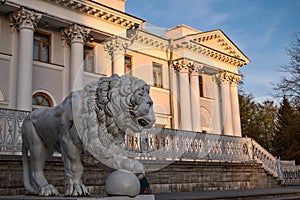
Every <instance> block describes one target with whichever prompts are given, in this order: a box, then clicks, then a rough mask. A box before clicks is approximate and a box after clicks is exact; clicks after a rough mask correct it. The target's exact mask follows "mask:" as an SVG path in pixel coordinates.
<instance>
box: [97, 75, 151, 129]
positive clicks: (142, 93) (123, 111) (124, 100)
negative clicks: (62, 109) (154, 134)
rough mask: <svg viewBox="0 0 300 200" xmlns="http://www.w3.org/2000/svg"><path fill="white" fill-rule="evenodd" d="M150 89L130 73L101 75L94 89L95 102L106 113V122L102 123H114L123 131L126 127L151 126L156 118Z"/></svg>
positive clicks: (141, 127)
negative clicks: (96, 87) (95, 91)
mask: <svg viewBox="0 0 300 200" xmlns="http://www.w3.org/2000/svg"><path fill="white" fill-rule="evenodd" d="M149 89H150V87H149V86H148V85H147V84H146V83H145V82H144V81H143V80H141V79H138V78H136V77H133V76H127V75H124V76H121V77H119V76H118V75H113V76H111V77H109V78H106V77H105V78H101V79H100V81H99V84H98V89H97V98H98V99H97V105H98V108H99V109H100V110H103V111H104V112H105V114H106V122H102V123H108V124H107V125H108V126H110V125H111V123H115V125H116V126H117V127H118V128H119V131H121V132H123V133H124V132H125V131H126V129H127V128H129V129H131V130H132V131H134V132H141V131H142V130H143V129H144V128H151V127H152V125H153V124H154V122H155V117H154V112H153V102H152V100H151V98H150V96H149ZM109 118H112V119H113V121H111V120H112V119H109Z"/></svg>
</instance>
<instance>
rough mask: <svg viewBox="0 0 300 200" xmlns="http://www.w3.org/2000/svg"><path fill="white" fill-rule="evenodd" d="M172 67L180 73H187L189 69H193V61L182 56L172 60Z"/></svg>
mask: <svg viewBox="0 0 300 200" xmlns="http://www.w3.org/2000/svg"><path fill="white" fill-rule="evenodd" d="M173 67H174V69H175V70H176V71H178V72H181V73H189V72H191V70H194V69H195V65H194V62H192V61H189V60H187V59H184V58H183V59H179V60H175V61H173Z"/></svg>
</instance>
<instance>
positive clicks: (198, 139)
mask: <svg viewBox="0 0 300 200" xmlns="http://www.w3.org/2000/svg"><path fill="white" fill-rule="evenodd" d="M28 113H29V112H28V111H20V110H9V109H0V155H16V154H19V155H20V154H21V149H22V135H21V126H22V122H23V120H24V119H25V117H26V116H27V114H28ZM123 150H124V154H126V155H127V156H128V157H132V158H136V159H140V160H168V161H170V160H171V161H172V160H173V161H184V160H187V161H188V160H194V161H219V162H231V163H234V162H236V163H243V162H258V163H262V166H263V167H264V169H265V170H267V171H268V172H269V173H270V174H272V175H273V176H274V177H277V178H278V180H280V181H282V183H283V184H285V185H299V184H300V166H297V165H294V164H286V163H287V161H284V162H282V164H281V162H280V160H279V159H276V158H275V157H274V156H273V155H272V154H270V153H269V152H268V151H267V150H266V149H264V148H263V147H262V146H260V145H259V144H258V143H257V142H256V141H254V140H253V139H251V138H247V137H234V136H224V135H218V134H209V133H197V132H192V131H182V130H174V129H161V128H152V129H149V130H146V131H144V132H142V133H133V132H131V131H128V132H127V133H126V137H125V146H124V149H123Z"/></svg>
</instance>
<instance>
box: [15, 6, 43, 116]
mask: <svg viewBox="0 0 300 200" xmlns="http://www.w3.org/2000/svg"><path fill="white" fill-rule="evenodd" d="M41 17H42V15H40V14H37V13H34V12H32V11H29V10H26V9H24V8H20V9H19V10H18V11H16V12H15V13H12V14H11V15H10V17H9V19H10V24H11V25H12V26H16V28H17V29H18V30H19V52H18V75H17V77H18V84H17V96H16V97H15V98H17V109H19V110H28V111H30V110H32V74H33V36H34V29H35V27H36V25H37V23H38V21H39V20H40V18H41Z"/></svg>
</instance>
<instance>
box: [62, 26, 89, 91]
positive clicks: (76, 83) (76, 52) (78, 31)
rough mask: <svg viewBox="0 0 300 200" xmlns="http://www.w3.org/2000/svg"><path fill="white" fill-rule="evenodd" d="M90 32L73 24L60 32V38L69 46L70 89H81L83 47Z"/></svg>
mask: <svg viewBox="0 0 300 200" xmlns="http://www.w3.org/2000/svg"><path fill="white" fill-rule="evenodd" d="M89 33H90V30H89V29H86V28H84V27H82V26H78V25H77V24H73V25H71V26H69V27H68V28H65V29H63V30H62V38H63V39H64V38H66V39H67V41H68V44H69V45H70V46H71V60H70V89H71V90H72V91H75V90H81V89H82V88H83V47H84V44H85V42H86V40H87V39H88V37H89Z"/></svg>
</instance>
